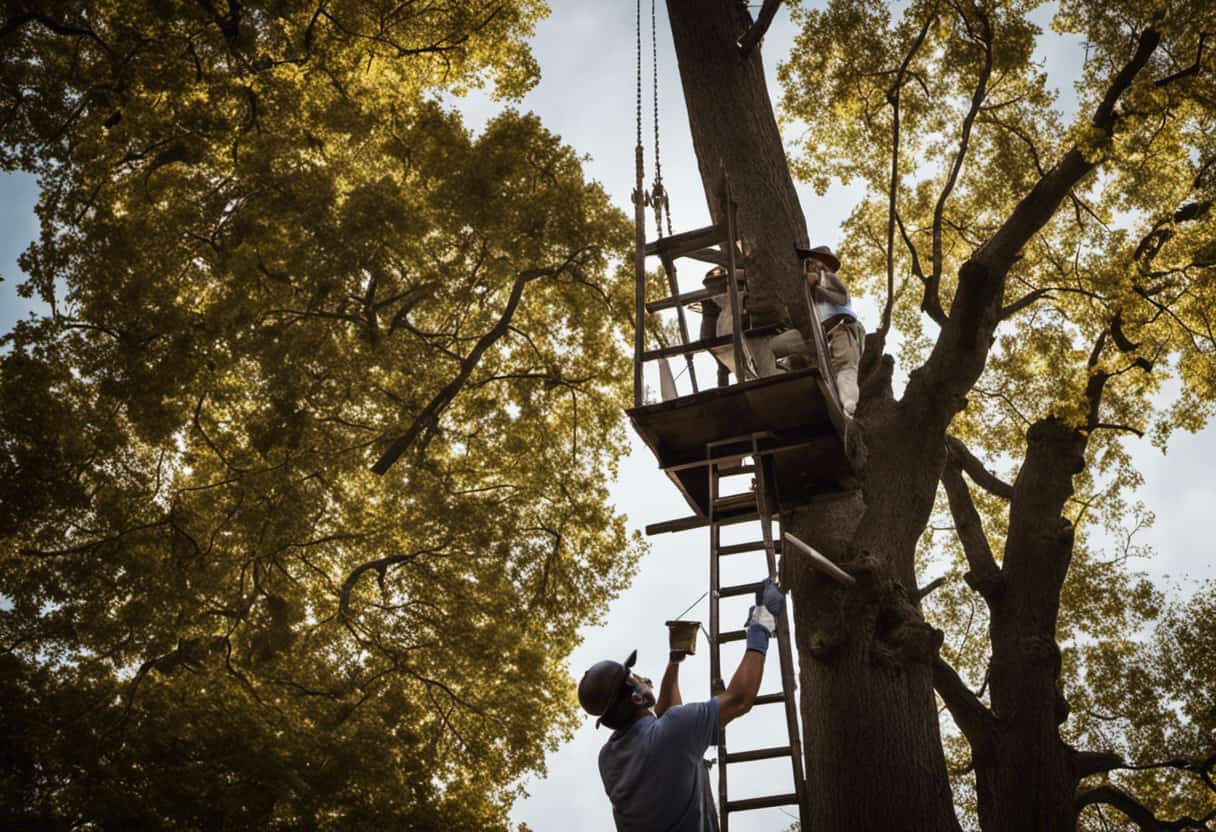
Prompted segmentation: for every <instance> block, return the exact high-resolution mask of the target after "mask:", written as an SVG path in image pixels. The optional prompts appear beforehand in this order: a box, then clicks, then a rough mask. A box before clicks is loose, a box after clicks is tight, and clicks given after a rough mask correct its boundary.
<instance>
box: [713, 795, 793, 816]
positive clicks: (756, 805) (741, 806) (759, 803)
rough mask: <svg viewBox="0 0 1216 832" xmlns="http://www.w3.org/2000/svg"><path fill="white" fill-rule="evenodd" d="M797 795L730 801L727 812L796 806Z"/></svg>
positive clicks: (727, 804)
mask: <svg viewBox="0 0 1216 832" xmlns="http://www.w3.org/2000/svg"><path fill="white" fill-rule="evenodd" d="M796 805H798V795H796V794H774V795H769V796H768V797H749V798H747V799H746V800H730V801H727V803H726V811H728V812H746V811H748V810H750V809H771V808H773V807H774V806H796Z"/></svg>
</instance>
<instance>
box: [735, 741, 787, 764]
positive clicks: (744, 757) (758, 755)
mask: <svg viewBox="0 0 1216 832" xmlns="http://www.w3.org/2000/svg"><path fill="white" fill-rule="evenodd" d="M792 753H794V752H793V751H791V750H790V747H789V746H788V745H779V746H775V747H773V748H757V749H754V750H752V751H736V752H734V753H729V754H727V755H726V762H728V763H750V762H751V761H752V760H771V759H773V758H774V757H788V756H790V754H792Z"/></svg>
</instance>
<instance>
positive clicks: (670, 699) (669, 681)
mask: <svg viewBox="0 0 1216 832" xmlns="http://www.w3.org/2000/svg"><path fill="white" fill-rule="evenodd" d="M683 704H684V700H683V699H682V698H680V665H679V663H678V662H668V663H667V670H665V671H664V672H663V681H662V682H660V683H659V700H658V701H657V702H656V703H655V705H654V712H655V714H656V715H657V716H662V715H663V712H664V711H666V710H667V709H668V708H670V707H672V706H673V705H683Z"/></svg>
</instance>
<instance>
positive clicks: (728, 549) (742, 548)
mask: <svg viewBox="0 0 1216 832" xmlns="http://www.w3.org/2000/svg"><path fill="white" fill-rule="evenodd" d="M766 548H768V547H767V546H766V545H765V543H764V541H763V540H752V541H749V542H748V543H734V544H731V545H730V546H723V547H722V548H721V549H719V550H718V554H719V555H740V554H743V553H744V552H763V551H764V550H765V549H766Z"/></svg>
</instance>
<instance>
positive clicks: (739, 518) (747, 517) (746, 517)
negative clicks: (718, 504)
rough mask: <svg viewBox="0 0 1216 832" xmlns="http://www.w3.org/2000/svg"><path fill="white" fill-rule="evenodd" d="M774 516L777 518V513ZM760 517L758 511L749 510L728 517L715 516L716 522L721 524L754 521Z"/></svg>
mask: <svg viewBox="0 0 1216 832" xmlns="http://www.w3.org/2000/svg"><path fill="white" fill-rule="evenodd" d="M772 517H773V518H774V519H775V518H776V517H777V515H776V514H773V515H772ZM759 519H760V515H759V514H758V513H757V512H754V511H749V512H748V513H747V514H730V515H727V516H726V517H715V518H714V523H715V524H717V525H719V526H733V525H735V524H736V523H754V522H756V521H757V520H759Z"/></svg>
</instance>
